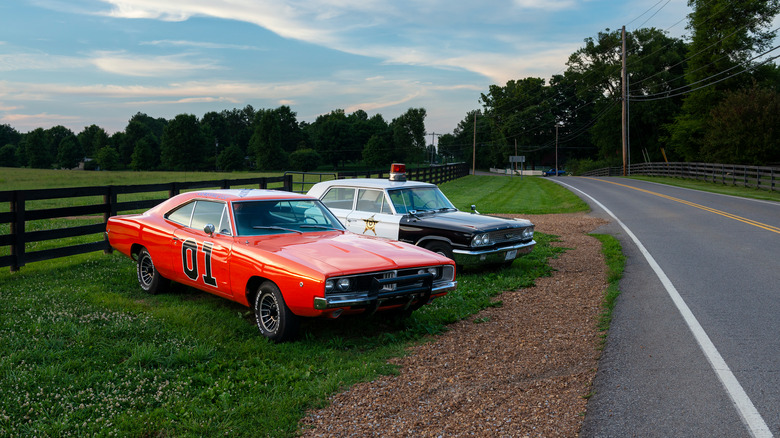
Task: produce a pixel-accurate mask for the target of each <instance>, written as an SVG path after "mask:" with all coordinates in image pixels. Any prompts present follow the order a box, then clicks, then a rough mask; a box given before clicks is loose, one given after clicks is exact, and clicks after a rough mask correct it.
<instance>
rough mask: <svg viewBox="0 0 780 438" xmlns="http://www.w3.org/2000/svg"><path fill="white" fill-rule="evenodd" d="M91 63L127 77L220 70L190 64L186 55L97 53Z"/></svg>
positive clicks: (207, 65) (178, 74) (216, 67)
mask: <svg viewBox="0 0 780 438" xmlns="http://www.w3.org/2000/svg"><path fill="white" fill-rule="evenodd" d="M90 62H91V63H92V64H94V65H95V67H97V68H99V69H100V70H102V71H105V72H109V73H114V74H119V75H127V76H154V77H166V76H172V75H175V76H182V75H184V76H186V75H187V74H188V73H189V72H191V71H193V70H204V69H206V70H213V69H218V68H219V67H218V66H216V65H215V64H213V63H209V62H190V61H188V60H186V55H173V56H138V55H133V54H129V53H125V52H97V53H95V55H93V56H92V57H91V59H90Z"/></svg>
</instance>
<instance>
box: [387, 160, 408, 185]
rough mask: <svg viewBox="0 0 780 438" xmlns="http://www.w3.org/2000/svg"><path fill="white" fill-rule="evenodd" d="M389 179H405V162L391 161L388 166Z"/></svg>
mask: <svg viewBox="0 0 780 438" xmlns="http://www.w3.org/2000/svg"><path fill="white" fill-rule="evenodd" d="M390 181H406V164H402V163H393V165H392V166H390Z"/></svg>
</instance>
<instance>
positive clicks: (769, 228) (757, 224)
mask: <svg viewBox="0 0 780 438" xmlns="http://www.w3.org/2000/svg"><path fill="white" fill-rule="evenodd" d="M588 179H592V180H595V181H601V182H605V183H609V184H614V185H616V186H622V187H626V188H629V189H632V190H637V191H640V192H644V193H647V194H650V195H655V196H659V197H661V198H665V199H668V200H670V201H675V202H679V203H681V204H685V205H690V206H691V207H696V208H698V209H701V210H704V211H709V212H710V213H715V214H718V215H721V216H723V217H727V218H729V219H734V220H736V221H740V222H743V223H746V224H748V225H753V226H754V227H758V228H763V229H765V230H767V231H771V232H773V233H777V234H780V228H778V227H775V226H772V225H767V224H764V223H761V222H758V221H754V220H752V219H748V218H744V217H741V216H737V215H735V214H731V213H727V212H725V211H721V210H716V209H714V208H711V207H707V206H706V205H701V204H696V203H694V202H690V201H686V200H684V199H680V198H675V197H673V196H668V195H664V194H661V193H657V192H652V191H650V190H645V189H640V188H637V187H632V186H629V185H626V184H621V183H617V182H614V181H607V180H604V179H598V178H588Z"/></svg>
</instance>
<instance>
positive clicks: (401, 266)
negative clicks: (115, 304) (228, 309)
mask: <svg viewBox="0 0 780 438" xmlns="http://www.w3.org/2000/svg"><path fill="white" fill-rule="evenodd" d="M106 234H107V236H108V240H109V243H110V244H111V246H112V247H113V248H115V249H116V250H117V251H119V252H121V253H123V254H125V255H127V256H129V257H131V258H133V259H134V260H136V262H137V274H138V282H139V284H140V285H141V288H143V289H144V290H146V291H148V292H150V293H157V292H160V291H161V290H163V289H164V288H165V286H166V285H167V283H168V282H169V281H175V282H178V283H183V284H185V285H188V286H193V287H195V288H198V289H201V290H204V291H206V292H209V293H213V294H215V295H219V296H222V297H224V298H227V299H229V300H233V301H236V302H238V303H241V304H243V305H245V306H251V307H252V308H253V309H254V312H255V317H256V320H257V327H258V328H259V329H260V332H261V333H262V334H263V335H264V336H266V337H268V338H270V339H271V340H273V341H285V340H289V339H291V338H293V337H294V336H295V334H296V333H297V329H298V324H299V318H300V317H330V318H337V317H338V316H340V315H341V314H342V313H357V312H374V311H386V310H394V311H397V312H399V313H406V312H410V311H412V310H414V309H417V308H419V307H420V306H422V305H424V304H426V303H429V302H430V301H431V300H433V299H434V298H436V297H440V296H443V295H445V294H446V293H447V292H448V291H451V290H454V289H455V288H456V286H457V282H456V281H455V264H454V262H453V261H452V260H450V259H448V258H446V257H443V256H441V255H438V254H435V253H433V252H430V251H428V250H426V249H422V248H419V247H416V246H413V245H409V244H405V243H401V242H393V241H390V240H386V239H379V238H371V237H365V236H361V235H357V234H353V233H350V232H349V231H346V230H345V229H344V226H343V225H342V224H341V223H340V222H339V221H338V219H336V217H335V216H333V214H332V213H331V212H330V210H328V209H327V208H326V207H325V206H324V205H323V204H322V203H321V202H320V201H319V200H318V199H317V198H314V197H312V196H307V195H300V194H296V193H289V192H282V191H275V190H248V189H247V190H211V191H196V192H189V193H184V194H181V195H177V196H174V197H173V198H171V199H168V200H167V201H164V202H162V203H161V204H159V205H157V206H156V207H153V208H152V209H150V210H148V211H147V212H145V213H143V214H128V215H120V216H114V217H111V218H109V220H108V224H107V225H106Z"/></svg>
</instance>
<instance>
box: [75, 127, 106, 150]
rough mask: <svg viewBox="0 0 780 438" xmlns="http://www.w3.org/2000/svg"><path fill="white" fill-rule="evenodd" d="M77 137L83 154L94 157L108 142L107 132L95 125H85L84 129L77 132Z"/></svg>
mask: <svg viewBox="0 0 780 438" xmlns="http://www.w3.org/2000/svg"><path fill="white" fill-rule="evenodd" d="M78 139H79V144H80V145H81V148H82V150H83V152H84V156H87V157H94V156H95V153H97V151H99V150H100V149H102V148H103V146H105V145H107V144H108V134H107V133H106V131H105V130H104V129H103V128H101V127H99V126H97V125H90V126H87V127H85V128H84V130H82V131H81V132H79V134H78Z"/></svg>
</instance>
